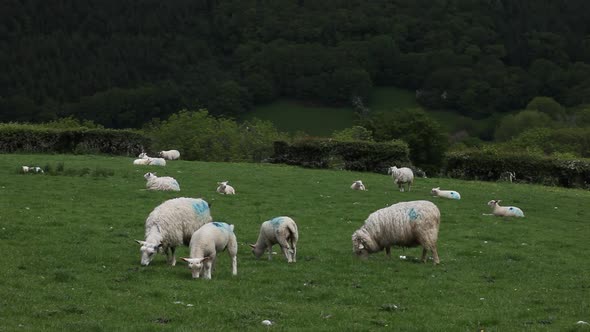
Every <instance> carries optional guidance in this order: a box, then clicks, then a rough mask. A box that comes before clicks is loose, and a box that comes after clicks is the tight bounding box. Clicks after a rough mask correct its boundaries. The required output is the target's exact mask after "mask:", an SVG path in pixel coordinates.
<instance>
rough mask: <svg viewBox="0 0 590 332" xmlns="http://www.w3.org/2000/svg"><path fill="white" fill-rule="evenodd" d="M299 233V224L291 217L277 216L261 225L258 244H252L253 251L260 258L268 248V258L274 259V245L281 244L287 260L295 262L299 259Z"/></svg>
mask: <svg viewBox="0 0 590 332" xmlns="http://www.w3.org/2000/svg"><path fill="white" fill-rule="evenodd" d="M298 240H299V233H298V231H297V224H296V223H295V221H294V220H293V219H291V218H289V217H276V218H273V219H271V220H267V221H265V222H263V223H262V225H261V226H260V233H259V234H258V240H256V244H251V245H250V247H252V253H253V254H254V256H256V258H260V256H262V254H263V253H264V251H265V250H266V249H268V259H269V260H271V259H272V246H273V245H274V244H277V243H278V244H279V246H280V247H281V250H282V251H283V254H284V255H285V258H286V259H287V262H289V263H295V262H296V261H297V241H298Z"/></svg>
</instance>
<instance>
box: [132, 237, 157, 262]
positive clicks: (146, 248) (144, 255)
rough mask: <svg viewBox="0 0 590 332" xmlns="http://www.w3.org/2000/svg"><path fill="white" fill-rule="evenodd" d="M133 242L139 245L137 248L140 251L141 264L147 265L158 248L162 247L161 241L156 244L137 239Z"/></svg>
mask: <svg viewBox="0 0 590 332" xmlns="http://www.w3.org/2000/svg"><path fill="white" fill-rule="evenodd" d="M135 242H137V243H139V244H140V245H141V248H140V249H139V250H140V251H141V265H143V266H148V265H149V264H150V262H151V261H152V259H154V256H155V255H156V254H157V253H158V250H159V249H160V248H161V247H162V244H161V243H159V244H156V243H149V242H145V241H139V240H135Z"/></svg>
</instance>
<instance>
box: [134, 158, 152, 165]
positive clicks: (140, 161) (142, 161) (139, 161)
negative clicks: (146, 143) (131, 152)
mask: <svg viewBox="0 0 590 332" xmlns="http://www.w3.org/2000/svg"><path fill="white" fill-rule="evenodd" d="M149 163H150V160H149V159H148V158H140V159H135V160H134V161H133V165H148V164H149Z"/></svg>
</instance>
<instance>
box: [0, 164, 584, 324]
mask: <svg viewBox="0 0 590 332" xmlns="http://www.w3.org/2000/svg"><path fill="white" fill-rule="evenodd" d="M60 162H61V163H63V165H64V169H65V171H67V170H80V169H84V168H88V170H89V174H87V175H84V176H79V175H75V174H78V173H76V172H70V174H71V175H55V176H53V175H48V174H46V175H33V174H18V173H17V168H18V167H20V166H21V165H40V166H44V165H45V164H50V165H52V166H53V167H54V168H55V166H56V165H57V164H58V163H60ZM131 163H132V158H122V157H102V156H70V155H68V156H65V155H21V154H17V155H6V154H3V155H0V170H1V171H0V172H1V174H0V249H1V250H2V256H1V264H0V266H1V269H0V331H195V330H203V331H234V330H240V331H259V330H277V331H375V330H395V331H480V330H485V331H590V327H589V326H586V325H576V322H578V321H580V320H582V321H586V322H590V296H589V295H590V265H589V264H588V257H589V254H590V246H589V245H588V238H589V237H590V223H589V222H588V220H590V212H589V211H588V210H587V209H588V202H590V192H588V191H584V190H574V189H564V188H557V187H543V186H536V185H524V184H509V183H486V182H467V181H458V180H452V179H435V178H432V179H430V178H429V179H417V181H416V183H415V186H414V188H413V190H412V191H411V192H409V193H407V192H406V193H400V192H398V191H397V190H395V189H394V187H393V185H392V181H391V179H390V178H389V177H388V176H386V175H381V174H373V173H357V172H348V171H332V170H309V169H302V168H296V167H291V166H283V165H268V164H234V163H203V162H187V161H175V162H169V164H168V166H166V167H163V168H157V167H155V166H133V165H132V164H131ZM153 170H156V171H157V172H158V175H160V176H164V175H170V176H174V177H175V178H176V179H177V180H178V181H179V182H180V185H181V188H182V191H181V192H180V193H170V192H148V191H146V190H144V188H145V180H144V179H143V176H142V175H143V174H144V173H145V172H147V171H153ZM109 172H112V173H111V174H112V175H111V176H106V177H104V176H102V175H108V174H109ZM66 173H67V172H64V174H66ZM358 179H362V180H363V182H364V183H365V184H366V186H367V189H368V191H366V192H358V191H352V190H350V189H349V186H350V184H351V183H352V182H353V181H354V180H358ZM222 180H229V181H230V184H232V185H233V186H234V187H235V188H236V191H237V195H235V196H222V195H219V194H216V193H215V188H216V182H217V181H222ZM435 186H440V187H442V188H443V189H453V190H457V191H459V192H460V193H461V195H462V197H463V199H462V200H461V201H451V200H444V199H440V198H433V197H431V196H430V194H429V193H430V189H431V188H432V187H435ZM179 196H186V197H203V198H204V199H206V200H207V201H208V202H210V203H211V204H212V207H211V212H212V215H213V217H214V219H215V220H218V221H226V222H228V223H232V224H234V225H235V232H236V235H237V238H238V244H239V253H238V276H237V277H232V276H231V271H230V260H229V257H228V256H227V254H226V253H222V254H221V255H220V256H219V261H218V265H217V270H216V271H215V272H214V274H213V279H212V280H209V281H207V280H192V279H191V274H190V271H189V270H188V269H187V267H186V264H185V263H183V262H179V263H178V265H177V266H175V267H170V266H167V265H166V264H165V257H164V256H162V255H158V256H157V257H156V258H155V259H154V261H153V262H152V264H151V265H150V266H148V267H142V266H140V264H139V260H140V252H139V246H138V245H137V244H136V243H135V242H134V240H135V239H143V234H144V226H143V225H144V221H145V218H146V217H147V215H148V214H149V213H150V211H151V210H152V209H153V208H154V207H156V206H157V205H158V204H160V203H162V202H163V201H165V200H166V199H170V198H173V197H179ZM417 199H426V200H431V201H433V202H435V203H436V204H437V205H438V207H439V208H440V210H441V213H442V222H441V229H440V234H439V243H438V248H439V255H440V258H441V264H440V265H438V266H434V265H432V264H422V263H420V262H418V258H419V257H420V255H421V248H407V249H401V248H395V249H394V250H392V259H387V258H386V256H385V253H378V254H374V255H372V256H371V257H370V258H369V259H368V260H367V261H361V260H358V259H356V258H355V257H353V255H352V245H351V234H352V232H353V231H354V230H356V229H357V228H358V227H360V226H361V225H362V223H363V221H364V219H365V218H366V217H367V216H368V215H369V214H370V213H371V212H373V211H375V210H377V209H380V208H383V207H385V206H387V205H390V204H392V203H395V202H399V201H408V200H417ZM490 199H502V200H503V202H504V204H505V205H517V206H519V207H521V208H522V209H523V210H524V212H525V214H526V218H524V219H505V218H500V217H494V216H488V215H484V214H487V213H489V212H490V211H489V208H488V207H487V205H486V202H487V201H489V200H490ZM280 215H288V216H291V217H292V218H294V219H295V220H296V221H297V223H298V225H299V233H300V242H299V245H298V259H297V263H295V264H287V263H286V262H285V260H284V258H283V257H281V255H275V256H274V259H273V260H272V261H267V260H264V259H262V260H255V259H254V257H253V256H252V254H251V253H250V250H249V248H247V247H248V246H247V244H248V243H251V242H254V241H255V240H256V237H257V234H258V229H259V226H260V224H261V223H262V222H263V221H265V220H268V219H270V218H272V217H275V216H280ZM274 251H276V252H280V250H279V248H277V247H275V248H274ZM187 254H188V248H186V247H182V248H180V249H179V250H178V252H177V256H178V257H182V256H185V255H187ZM400 255H404V256H407V259H406V260H402V259H400V258H399V256H400ZM265 319H268V320H271V321H272V322H274V324H273V325H272V326H270V327H264V326H263V325H262V324H261V322H262V321H263V320H265Z"/></svg>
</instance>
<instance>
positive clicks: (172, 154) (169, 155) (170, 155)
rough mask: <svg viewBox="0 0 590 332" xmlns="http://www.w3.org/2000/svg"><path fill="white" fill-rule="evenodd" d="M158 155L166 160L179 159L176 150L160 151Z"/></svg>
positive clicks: (178, 153)
mask: <svg viewBox="0 0 590 332" xmlns="http://www.w3.org/2000/svg"><path fill="white" fill-rule="evenodd" d="M159 155H160V157H162V158H164V159H168V160H176V159H178V158H180V152H178V150H168V151H160V153H159Z"/></svg>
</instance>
